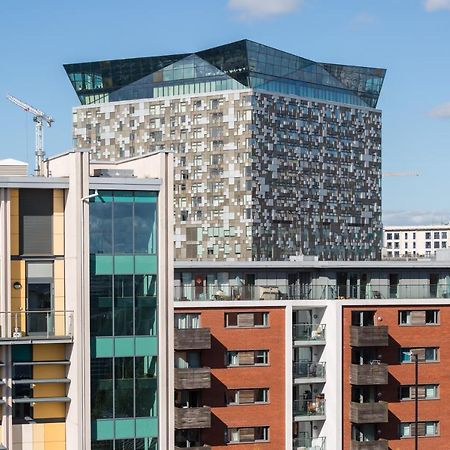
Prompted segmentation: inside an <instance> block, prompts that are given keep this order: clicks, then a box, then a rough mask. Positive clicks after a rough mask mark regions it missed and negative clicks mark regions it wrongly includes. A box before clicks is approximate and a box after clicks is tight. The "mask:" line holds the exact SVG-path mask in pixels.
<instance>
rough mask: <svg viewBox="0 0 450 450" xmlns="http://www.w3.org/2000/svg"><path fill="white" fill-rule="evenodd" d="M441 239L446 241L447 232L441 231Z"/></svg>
mask: <svg viewBox="0 0 450 450" xmlns="http://www.w3.org/2000/svg"><path fill="white" fill-rule="evenodd" d="M441 239H447V232H446V231H443V232H442V233H441Z"/></svg>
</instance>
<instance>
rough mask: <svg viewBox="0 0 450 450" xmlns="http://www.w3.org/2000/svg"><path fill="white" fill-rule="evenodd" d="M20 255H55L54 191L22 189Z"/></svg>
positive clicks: (20, 196)
mask: <svg viewBox="0 0 450 450" xmlns="http://www.w3.org/2000/svg"><path fill="white" fill-rule="evenodd" d="M19 216H20V253H21V254H22V255H51V254H52V253H53V239H52V236H53V220H52V219H53V191H52V190H51V189H21V190H20V193H19Z"/></svg>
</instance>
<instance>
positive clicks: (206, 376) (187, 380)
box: [175, 367, 211, 390]
mask: <svg viewBox="0 0 450 450" xmlns="http://www.w3.org/2000/svg"><path fill="white" fill-rule="evenodd" d="M210 387H211V369H210V368H209V367H200V368H192V369H175V389H178V390H183V389H209V388H210Z"/></svg>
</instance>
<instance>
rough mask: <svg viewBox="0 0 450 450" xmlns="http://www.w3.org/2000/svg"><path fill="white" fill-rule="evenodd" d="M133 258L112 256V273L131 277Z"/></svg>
mask: <svg viewBox="0 0 450 450" xmlns="http://www.w3.org/2000/svg"><path fill="white" fill-rule="evenodd" d="M133 259H134V258H133V256H114V273H115V274H116V275H132V274H133V272H134V260H133Z"/></svg>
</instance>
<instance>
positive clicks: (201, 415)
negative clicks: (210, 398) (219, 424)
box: [175, 406, 211, 430]
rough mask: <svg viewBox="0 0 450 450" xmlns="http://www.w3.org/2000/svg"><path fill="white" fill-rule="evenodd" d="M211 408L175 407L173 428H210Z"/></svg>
mask: <svg viewBox="0 0 450 450" xmlns="http://www.w3.org/2000/svg"><path fill="white" fill-rule="evenodd" d="M210 427H211V408H209V407H207V406H202V407H196V408H175V428H176V429H177V430H186V429H195V428H210Z"/></svg>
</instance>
